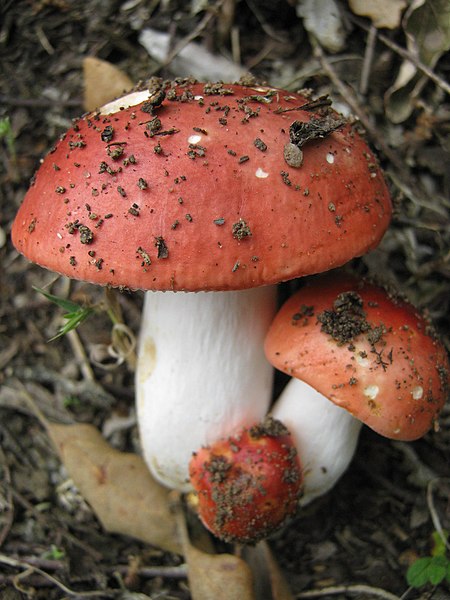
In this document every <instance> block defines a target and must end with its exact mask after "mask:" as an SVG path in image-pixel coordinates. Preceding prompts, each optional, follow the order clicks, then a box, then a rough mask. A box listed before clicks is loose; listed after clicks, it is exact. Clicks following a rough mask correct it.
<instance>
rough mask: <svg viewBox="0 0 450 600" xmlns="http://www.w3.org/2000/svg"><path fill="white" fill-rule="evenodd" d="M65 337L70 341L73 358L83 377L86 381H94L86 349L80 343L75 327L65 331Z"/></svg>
mask: <svg viewBox="0 0 450 600" xmlns="http://www.w3.org/2000/svg"><path fill="white" fill-rule="evenodd" d="M66 337H67V339H68V340H69V342H70V345H71V347H72V351H73V353H74V354H75V358H76V359H77V363H78V365H79V367H80V371H81V374H82V375H83V379H85V380H86V381H95V376H94V371H93V370H92V368H91V365H90V364H89V360H88V357H87V355H86V351H85V349H84V347H83V344H82V343H81V340H80V336H79V335H78V333H77V331H76V330H75V329H71V330H70V331H68V332H67V333H66Z"/></svg>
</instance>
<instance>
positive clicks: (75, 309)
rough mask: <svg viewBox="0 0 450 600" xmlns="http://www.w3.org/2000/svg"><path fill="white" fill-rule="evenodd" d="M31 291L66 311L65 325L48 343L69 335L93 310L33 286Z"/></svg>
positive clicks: (90, 307) (64, 316)
mask: <svg viewBox="0 0 450 600" xmlns="http://www.w3.org/2000/svg"><path fill="white" fill-rule="evenodd" d="M33 289H35V290H36V291H37V292H39V293H40V294H42V295H43V296H45V297H46V298H47V300H50V302H53V303H54V304H56V305H57V306H59V307H60V308H62V309H63V310H65V311H66V312H65V313H64V314H63V318H64V319H65V320H66V323H64V325H62V326H61V327H60V329H59V331H58V333H57V334H56V335H54V336H53V337H52V338H50V339H49V342H53V341H54V340H56V339H58V338H60V337H62V336H63V335H66V334H67V333H69V331H72V330H73V329H76V328H77V327H78V325H81V323H83V322H84V321H86V319H87V318H88V317H89V316H90V315H91V314H92V313H93V312H94V310H95V309H94V307H92V306H80V305H79V304H77V303H76V302H72V301H71V300H66V299H65V298H60V297H59V296H55V295H53V294H50V293H49V292H46V291H45V290H43V289H41V288H38V287H35V286H33Z"/></svg>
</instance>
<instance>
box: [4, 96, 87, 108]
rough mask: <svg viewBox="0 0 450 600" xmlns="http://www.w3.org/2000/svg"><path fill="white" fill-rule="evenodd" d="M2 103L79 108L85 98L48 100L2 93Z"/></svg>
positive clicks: (35, 106)
mask: <svg viewBox="0 0 450 600" xmlns="http://www.w3.org/2000/svg"><path fill="white" fill-rule="evenodd" d="M0 104H8V105H13V106H14V107H16V108H17V107H18V106H24V107H30V108H51V107H56V106H63V107H69V108H72V107H74V108H79V107H80V106H83V100H82V99H81V98H75V99H69V100H64V99H62V100H60V99H58V100H50V99H49V100H46V99H45V98H17V97H16V96H5V95H4V94H0Z"/></svg>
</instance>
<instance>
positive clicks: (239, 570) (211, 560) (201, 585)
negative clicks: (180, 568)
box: [173, 494, 256, 600]
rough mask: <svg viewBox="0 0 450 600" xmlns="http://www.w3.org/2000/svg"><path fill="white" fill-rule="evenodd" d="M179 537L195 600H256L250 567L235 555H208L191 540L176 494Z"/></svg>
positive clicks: (175, 505) (175, 503) (174, 505)
mask: <svg viewBox="0 0 450 600" xmlns="http://www.w3.org/2000/svg"><path fill="white" fill-rule="evenodd" d="M173 497H175V501H174V502H173V510H174V512H175V515H176V520H177V527H178V536H179V539H180V540H181V545H182V548H183V555H184V558H185V561H186V564H187V567H188V578H189V590H190V592H191V597H192V600H211V599H212V598H214V600H256V599H255V595H254V591H253V576H252V573H251V570H250V567H249V566H248V565H247V564H246V563H245V561H243V560H242V559H240V558H238V557H237V556H233V555H232V554H208V553H206V552H203V551H202V550H199V549H198V548H195V547H194V546H193V545H192V544H191V543H190V541H189V536H188V532H187V527H186V522H185V519H184V514H183V511H182V508H181V505H180V501H179V496H178V500H176V497H177V495H176V494H174V496H173Z"/></svg>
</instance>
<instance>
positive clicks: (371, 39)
mask: <svg viewBox="0 0 450 600" xmlns="http://www.w3.org/2000/svg"><path fill="white" fill-rule="evenodd" d="M376 39H377V30H376V28H375V26H374V25H372V26H371V27H370V29H369V32H368V35H367V43H366V50H365V52H364V60H363V64H362V69H361V79H360V82H359V92H360V93H361V94H362V95H363V96H365V95H366V94H367V89H368V87H369V76H370V69H371V67H372V61H373V55H374V53H375V42H376Z"/></svg>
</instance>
